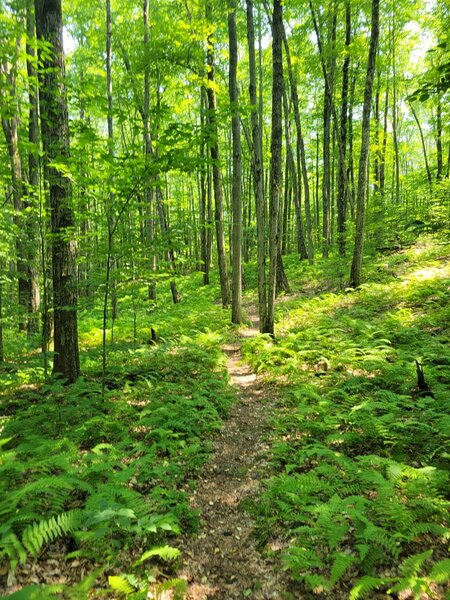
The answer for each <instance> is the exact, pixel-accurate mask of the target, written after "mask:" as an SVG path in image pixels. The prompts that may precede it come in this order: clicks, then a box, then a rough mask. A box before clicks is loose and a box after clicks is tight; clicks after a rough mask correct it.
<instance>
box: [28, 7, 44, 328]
mask: <svg viewBox="0 0 450 600" xmlns="http://www.w3.org/2000/svg"><path fill="white" fill-rule="evenodd" d="M26 19H27V41H26V53H27V77H28V101H29V104H30V109H29V117H28V141H29V142H30V151H29V153H28V183H29V185H30V191H29V193H28V199H27V202H28V204H33V200H35V199H36V198H37V190H38V189H39V111H38V96H37V94H38V88H37V73H36V68H35V49H34V46H35V38H36V33H35V21H34V7H33V0H27V6H26ZM26 230H27V242H28V252H27V254H28V258H27V269H28V281H29V285H30V290H29V292H28V294H27V297H28V298H29V303H28V312H29V319H28V331H29V332H36V331H38V330H39V308H40V300H41V297H40V289H39V281H38V269H37V254H38V250H37V243H36V238H37V227H36V223H35V222H34V219H31V218H29V217H28V218H27V222H26Z"/></svg>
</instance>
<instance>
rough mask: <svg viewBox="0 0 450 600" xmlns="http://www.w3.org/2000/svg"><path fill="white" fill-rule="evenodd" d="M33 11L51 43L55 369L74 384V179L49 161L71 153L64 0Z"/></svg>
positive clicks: (46, 119)
mask: <svg viewBox="0 0 450 600" xmlns="http://www.w3.org/2000/svg"><path fill="white" fill-rule="evenodd" d="M35 14H36V33H37V38H38V40H39V41H41V42H46V43H49V44H51V48H52V50H51V51H50V52H47V51H45V52H42V51H41V52H40V62H41V64H42V67H43V69H42V71H41V73H40V77H39V79H40V86H39V100H40V107H41V130H42V144H43V149H44V160H45V174H46V178H47V181H48V187H49V195H50V211H51V230H52V280H53V310H54V328H55V329H54V361H53V373H54V374H58V375H62V377H64V378H65V379H66V380H67V382H68V383H73V382H74V381H75V380H76V379H77V378H78V376H79V374H80V357H79V351H78V329H77V274H76V262H75V255H76V242H75V240H74V239H73V237H72V236H73V229H74V224H75V223H74V216H73V210H72V206H71V199H72V186H71V183H70V179H69V178H68V177H65V176H64V174H63V173H61V172H60V171H59V170H58V169H57V168H55V167H54V166H52V164H51V163H52V162H54V161H61V159H62V160H66V159H68V158H69V119H68V113H67V99H66V91H65V86H64V75H65V67H64V52H63V42H62V38H63V27H62V12H61V0H35Z"/></svg>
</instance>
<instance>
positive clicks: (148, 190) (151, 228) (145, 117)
mask: <svg viewBox="0 0 450 600" xmlns="http://www.w3.org/2000/svg"><path fill="white" fill-rule="evenodd" d="M143 9H144V10H143V20H144V50H145V52H146V59H145V67H144V97H143V103H142V108H141V109H140V113H141V117H142V124H143V127H144V153H145V164H146V165H147V166H148V165H149V163H150V159H151V156H152V154H153V146H152V138H151V131H150V63H149V61H148V57H147V54H148V47H149V38H150V34H149V22H148V19H149V14H148V13H149V0H144V5H143ZM127 71H128V72H129V73H130V74H131V68H127ZM132 77H133V75H132ZM136 87H137V86H136V84H135V83H134V85H133V91H134V94H135V98H136V102H137V103H138V109H139V100H138V98H139V96H138V92H137V90H136ZM145 183H146V185H145V192H144V194H145V206H146V209H147V216H148V218H147V224H146V227H145V229H146V233H147V235H146V238H147V240H146V241H147V244H148V245H149V246H152V245H153V240H154V239H155V209H154V193H153V188H152V185H151V181H150V177H149V176H147V177H146V180H145ZM150 271H152V272H154V271H156V253H155V251H154V249H153V248H152V249H151V250H150ZM148 299H149V300H150V301H152V302H156V281H155V280H154V279H153V278H151V280H150V283H149V286H148Z"/></svg>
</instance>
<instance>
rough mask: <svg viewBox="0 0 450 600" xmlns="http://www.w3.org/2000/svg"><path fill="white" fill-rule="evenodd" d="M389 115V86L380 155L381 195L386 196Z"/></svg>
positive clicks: (385, 103)
mask: <svg viewBox="0 0 450 600" xmlns="http://www.w3.org/2000/svg"><path fill="white" fill-rule="evenodd" d="M388 114H389V86H388V87H387V88H386V95H385V100H384V119H383V142H382V145H381V155H380V194H381V197H383V196H384V188H385V184H386V149H387V139H388V131H387V128H388Z"/></svg>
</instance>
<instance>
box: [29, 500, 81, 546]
mask: <svg viewBox="0 0 450 600" xmlns="http://www.w3.org/2000/svg"><path fill="white" fill-rule="evenodd" d="M80 524H81V511H79V510H72V511H69V512H66V513H62V514H60V515H58V516H57V517H51V518H50V519H48V520H46V521H40V522H39V523H34V524H33V525H31V526H29V527H27V528H26V529H25V530H24V532H23V534H22V544H23V546H24V547H25V548H26V549H27V550H28V552H29V553H30V554H31V555H32V556H34V557H36V556H37V555H38V554H39V552H40V551H41V549H42V547H43V546H44V545H45V544H48V543H50V542H52V541H54V540H55V539H56V538H58V537H62V536H64V535H67V534H69V533H72V532H74V531H75V530H76V529H78V527H79V526H80Z"/></svg>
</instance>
